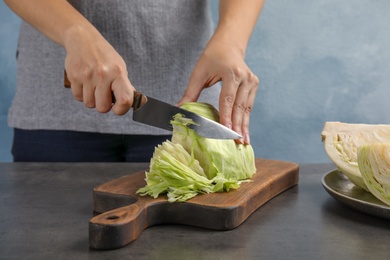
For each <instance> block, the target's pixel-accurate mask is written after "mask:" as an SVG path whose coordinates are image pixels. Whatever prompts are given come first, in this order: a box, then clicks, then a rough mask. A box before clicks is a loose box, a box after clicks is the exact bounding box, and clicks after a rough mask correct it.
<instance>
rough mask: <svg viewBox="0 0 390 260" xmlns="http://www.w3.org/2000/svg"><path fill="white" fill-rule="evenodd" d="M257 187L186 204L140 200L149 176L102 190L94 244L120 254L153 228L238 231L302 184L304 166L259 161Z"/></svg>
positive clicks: (93, 223)
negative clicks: (255, 214)
mask: <svg viewBox="0 0 390 260" xmlns="http://www.w3.org/2000/svg"><path fill="white" fill-rule="evenodd" d="M256 168H257V172H256V174H255V175H254V176H253V177H252V182H246V183H242V184H241V187H240V188H239V189H237V190H231V191H229V192H222V193H211V194H202V195H198V196H196V197H194V198H192V199H190V200H188V201H186V202H174V203H170V202H168V201H167V197H166V195H160V196H159V197H158V198H156V199H154V198H152V197H150V196H139V195H136V194H135V193H136V191H137V190H138V189H139V188H141V187H144V186H145V184H146V182H145V180H144V179H145V172H144V171H141V172H137V173H133V174H130V175H127V176H124V177H122V178H118V179H115V180H112V181H109V182H107V183H104V184H101V185H99V186H97V187H95V188H94V190H93V200H94V210H95V212H97V213H102V214H100V215H97V216H95V217H93V218H92V219H91V220H90V221H89V242H90V246H91V247H92V248H95V249H115V248H120V247H123V246H125V245H127V244H128V243H130V242H132V241H133V240H135V239H136V238H137V237H138V236H139V235H140V234H141V232H142V231H143V230H144V229H146V228H148V227H150V226H153V225H159V224H183V225H191V226H196V227H202V228H209V229H215V230H229V229H234V228H236V227H238V226H239V225H240V224H241V223H243V222H244V221H245V220H246V219H247V218H248V217H249V216H250V215H251V214H252V213H253V212H254V211H255V210H256V209H258V208H259V207H260V206H261V205H263V204H264V203H266V202H267V201H269V200H270V199H272V198H273V197H275V196H276V195H278V194H280V193H281V192H283V191H284V190H286V189H288V188H290V187H292V186H294V185H296V184H297V183H298V172H299V165H298V164H296V163H292V162H285V161H278V160H266V159H256Z"/></svg>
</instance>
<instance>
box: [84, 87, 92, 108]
mask: <svg viewBox="0 0 390 260" xmlns="http://www.w3.org/2000/svg"><path fill="white" fill-rule="evenodd" d="M83 102H84V106H86V107H88V108H94V107H95V87H94V86H91V85H83Z"/></svg>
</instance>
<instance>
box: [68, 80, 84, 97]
mask: <svg viewBox="0 0 390 260" xmlns="http://www.w3.org/2000/svg"><path fill="white" fill-rule="evenodd" d="M71 90H72V94H73V97H74V98H75V99H76V100H77V101H80V102H83V85H82V84H76V83H72V82H71Z"/></svg>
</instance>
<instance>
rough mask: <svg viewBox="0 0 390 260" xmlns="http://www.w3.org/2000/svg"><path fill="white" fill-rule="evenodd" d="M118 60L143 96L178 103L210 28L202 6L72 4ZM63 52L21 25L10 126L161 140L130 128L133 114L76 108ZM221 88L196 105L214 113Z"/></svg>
mask: <svg viewBox="0 0 390 260" xmlns="http://www.w3.org/2000/svg"><path fill="white" fill-rule="evenodd" d="M70 2H71V3H72V5H73V6H75V7H76V8H77V9H78V10H79V11H80V12H81V13H82V14H83V15H84V16H85V17H86V18H87V19H88V20H89V21H90V22H91V23H92V24H93V25H94V26H95V27H96V28H97V29H98V30H99V31H100V32H101V33H102V35H103V36H104V37H105V38H106V39H107V40H108V41H109V42H110V43H111V44H112V45H113V47H114V48H115V49H116V50H117V51H118V53H119V54H120V55H122V57H123V58H124V60H125V61H126V64H127V69H128V72H129V79H130V81H131V82H132V84H133V85H134V86H135V88H136V89H137V90H139V91H141V92H143V93H144V94H146V95H149V96H151V97H155V98H159V99H161V100H164V101H166V102H168V103H171V104H176V103H177V102H178V101H179V100H180V98H181V97H182V95H183V94H184V91H185V88H186V86H187V84H188V80H189V76H190V73H191V71H192V69H193V67H194V65H195V64H196V62H197V59H198V58H199V56H200V54H201V52H202V50H203V48H204V46H205V45H206V43H207V41H208V39H209V38H210V36H211V34H212V30H213V23H212V20H211V17H210V12H209V9H208V8H209V6H208V4H209V3H208V1H204V0H191V1H183V0H110V1H107V0H73V1H70ZM64 60H65V50H64V48H63V47H61V46H59V45H57V44H56V43H54V42H52V41H50V40H49V39H48V38H46V37H45V36H44V35H42V34H41V33H39V32H38V31H36V30H35V29H34V28H32V27H31V26H30V25H28V24H26V23H22V25H21V28H20V36H19V43H18V56H17V64H18V73H17V87H16V95H15V98H14V100H13V103H12V106H11V108H10V110H9V116H8V119H9V120H8V121H9V125H10V126H11V127H15V128H21V129H46V130H74V131H88V132H100V133H117V134H152V135H159V134H167V133H168V132H166V131H163V130H160V129H158V128H154V127H150V126H145V125H143V124H139V123H136V122H134V121H132V119H131V118H132V112H129V113H127V114H126V115H124V116H117V115H115V114H114V113H112V112H109V113H107V114H101V113H99V112H97V111H96V110H95V109H88V108H86V107H84V104H83V103H81V102H78V101H76V100H75V99H74V98H73V95H72V93H71V91H70V90H69V89H66V88H64V86H63V71H64ZM218 95H219V88H218V87H212V88H209V89H208V90H206V91H203V92H202V95H201V99H200V101H204V102H208V103H211V104H213V105H214V106H216V105H217V104H218V103H217V102H218Z"/></svg>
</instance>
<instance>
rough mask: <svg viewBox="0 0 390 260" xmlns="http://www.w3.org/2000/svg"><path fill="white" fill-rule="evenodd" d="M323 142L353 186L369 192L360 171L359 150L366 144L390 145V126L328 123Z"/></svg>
mask: <svg viewBox="0 0 390 260" xmlns="http://www.w3.org/2000/svg"><path fill="white" fill-rule="evenodd" d="M322 140H323V142H324V146H325V151H326V153H327V155H328V156H329V158H330V159H331V160H332V161H333V163H334V164H336V166H337V167H338V169H339V170H340V171H341V172H342V173H344V174H345V175H346V176H347V177H348V179H349V180H350V181H351V182H352V183H353V184H355V185H356V186H359V187H361V188H363V189H365V190H367V191H369V190H368V187H367V185H366V184H365V182H364V180H363V177H362V175H361V173H360V170H359V166H358V159H357V152H358V148H359V146H361V145H364V144H371V143H386V142H388V143H390V125H369V124H348V123H341V122H326V123H325V126H324V129H323V131H322Z"/></svg>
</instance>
